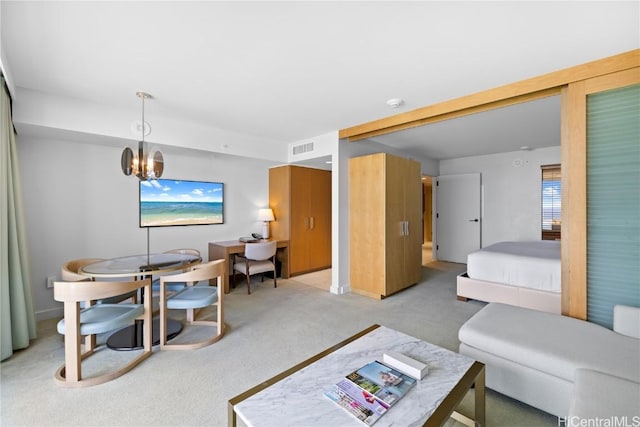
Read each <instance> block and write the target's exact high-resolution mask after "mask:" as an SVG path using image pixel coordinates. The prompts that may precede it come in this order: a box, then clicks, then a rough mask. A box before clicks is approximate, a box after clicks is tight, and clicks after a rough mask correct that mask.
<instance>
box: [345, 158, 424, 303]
mask: <svg viewBox="0 0 640 427" xmlns="http://www.w3.org/2000/svg"><path fill="white" fill-rule="evenodd" d="M349 237H350V240H349V257H350V260H349V264H350V285H351V290H352V291H353V292H356V293H359V294H362V295H367V296H370V297H374V298H384V297H385V296H388V295H391V294H393V293H394V292H398V291H400V290H402V289H404V288H406V287H408V286H411V285H413V284H415V283H417V282H418V281H419V280H420V277H421V264H422V183H421V175H420V163H418V162H416V161H413V160H409V159H405V158H402V157H398V156H393V155H390V154H386V153H378V154H371V155H367V156H362V157H354V158H352V159H350V160H349Z"/></svg>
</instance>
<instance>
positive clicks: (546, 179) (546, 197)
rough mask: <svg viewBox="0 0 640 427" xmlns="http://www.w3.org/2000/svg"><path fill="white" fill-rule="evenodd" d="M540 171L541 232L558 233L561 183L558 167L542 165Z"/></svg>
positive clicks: (560, 210)
mask: <svg viewBox="0 0 640 427" xmlns="http://www.w3.org/2000/svg"><path fill="white" fill-rule="evenodd" d="M541 169H542V230H547V231H551V230H553V231H560V214H561V212H562V183H561V176H562V175H561V170H560V165H543V166H541Z"/></svg>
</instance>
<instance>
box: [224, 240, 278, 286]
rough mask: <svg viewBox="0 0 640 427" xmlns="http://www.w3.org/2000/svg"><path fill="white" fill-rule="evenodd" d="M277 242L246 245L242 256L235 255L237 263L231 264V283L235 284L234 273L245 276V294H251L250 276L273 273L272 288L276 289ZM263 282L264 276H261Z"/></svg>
mask: <svg viewBox="0 0 640 427" xmlns="http://www.w3.org/2000/svg"><path fill="white" fill-rule="evenodd" d="M277 244H278V242H276V241H275V240H274V241H270V242H261V243H247V244H246V245H245V247H244V255H236V257H237V258H239V261H237V262H234V264H233V283H236V272H240V273H242V274H244V275H245V276H247V293H248V294H250V293H251V276H252V275H254V274H260V273H265V272H267V271H273V287H274V288H277V287H278V283H277V281H276V280H277V279H276V250H277V247H276V246H277ZM260 280H261V281H264V275H262V276H261V279H260Z"/></svg>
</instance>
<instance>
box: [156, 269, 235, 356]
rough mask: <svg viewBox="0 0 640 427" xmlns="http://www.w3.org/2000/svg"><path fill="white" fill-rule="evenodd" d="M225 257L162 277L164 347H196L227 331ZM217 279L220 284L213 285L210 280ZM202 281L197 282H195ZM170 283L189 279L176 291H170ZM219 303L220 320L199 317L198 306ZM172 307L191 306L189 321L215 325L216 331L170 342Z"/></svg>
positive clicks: (161, 299)
mask: <svg viewBox="0 0 640 427" xmlns="http://www.w3.org/2000/svg"><path fill="white" fill-rule="evenodd" d="M224 264H225V260H223V259H219V260H215V261H210V262H207V263H204V264H198V265H194V266H193V267H191V270H190V271H188V272H186V273H181V274H172V275H169V276H161V277H160V349H161V350H194V349H198V348H202V347H206V346H208V345H210V344H213V343H214V342H216V341H218V340H219V339H220V338H222V336H223V335H224V310H223V308H224V305H223V299H224V289H222V276H223V275H224V274H225V268H224ZM211 279H216V286H209V280H211ZM197 282H204V283H200V284H198V285H197V286H195V284H196V283H197ZM170 283H186V286H185V287H184V289H182V290H180V291H178V292H176V293H175V294H173V295H168V294H167V286H168V284H170ZM210 305H216V306H217V318H216V321H212V320H197V319H196V317H197V314H198V313H197V310H198V309H202V308H205V307H208V306H210ZM168 310H187V323H189V324H190V325H202V326H215V327H216V334H215V335H213V336H210V337H209V338H206V339H204V340H201V341H198V342H192V343H187V344H171V343H168V342H167V312H168Z"/></svg>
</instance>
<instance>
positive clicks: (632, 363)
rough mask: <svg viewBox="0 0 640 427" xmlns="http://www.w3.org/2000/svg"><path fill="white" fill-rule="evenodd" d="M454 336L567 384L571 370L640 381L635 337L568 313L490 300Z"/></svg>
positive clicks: (639, 344)
mask: <svg viewBox="0 0 640 427" xmlns="http://www.w3.org/2000/svg"><path fill="white" fill-rule="evenodd" d="M458 337H459V339H460V341H461V342H463V343H465V344H466V345H468V346H471V347H475V348H477V349H479V350H482V351H484V352H487V353H491V354H494V355H496V356H499V357H502V358H504V359H508V360H511V361H513V362H516V363H519V364H521V365H524V366H528V367H531V368H533V369H537V370H540V371H542V372H547V373H549V374H551V375H554V376H557V377H559V378H563V379H565V380H567V381H571V382H573V380H574V373H575V370H576V368H588V369H593V370H596V371H601V372H604V373H607V374H610V375H614V376H618V377H622V378H627V379H630V380H632V381H635V382H640V340H638V339H636V338H631V337H627V336H624V335H621V334H618V333H615V332H613V331H611V330H610V329H607V328H604V327H602V326H599V325H596V324H594V323H589V322H586V321H583V320H578V319H574V318H571V317H566V316H561V315H557V314H551V313H545V312H541V311H536V310H530V309H527V308H522V307H515V306H511V305H506V304H498V303H491V304H489V305H487V306H486V307H484V308H483V309H482V310H480V311H479V312H478V313H476V314H475V315H474V316H473V317H472V318H471V319H469V320H468V321H467V322H466V323H465V324H464V325H463V326H462V327H461V328H460V331H459V333H458Z"/></svg>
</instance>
